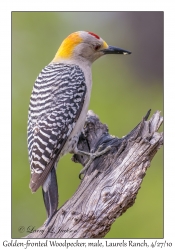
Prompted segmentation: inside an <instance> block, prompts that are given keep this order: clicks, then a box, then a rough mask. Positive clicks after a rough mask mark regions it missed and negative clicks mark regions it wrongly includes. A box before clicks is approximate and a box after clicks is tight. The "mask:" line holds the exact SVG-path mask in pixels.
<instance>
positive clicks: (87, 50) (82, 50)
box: [52, 31, 131, 63]
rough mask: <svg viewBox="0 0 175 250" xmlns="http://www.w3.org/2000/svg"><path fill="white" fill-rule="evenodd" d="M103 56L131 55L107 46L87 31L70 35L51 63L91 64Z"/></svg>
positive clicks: (99, 38)
mask: <svg viewBox="0 0 175 250" xmlns="http://www.w3.org/2000/svg"><path fill="white" fill-rule="evenodd" d="M105 54H124V55H127V54H131V52H129V51H127V50H124V49H120V48H117V47H114V46H110V45H108V44H107V43H106V42H105V41H104V40H103V39H102V38H101V37H99V36H98V35H96V34H94V33H92V32H88V31H77V32H75V33H72V34H70V35H69V36H68V37H67V38H66V39H65V40H64V41H63V42H62V44H61V46H60V47H59V49H58V51H57V53H56V55H55V57H54V59H53V61H52V62H59V61H61V60H71V59H73V60H77V59H78V60H80V61H84V60H86V61H88V62H90V63H93V62H94V61H95V60H96V59H98V58H99V57H101V56H102V55H105Z"/></svg>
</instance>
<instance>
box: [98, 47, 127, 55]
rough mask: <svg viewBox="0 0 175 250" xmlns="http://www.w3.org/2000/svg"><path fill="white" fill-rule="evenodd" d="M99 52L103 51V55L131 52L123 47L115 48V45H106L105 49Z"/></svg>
mask: <svg viewBox="0 0 175 250" xmlns="http://www.w3.org/2000/svg"><path fill="white" fill-rule="evenodd" d="M101 52H103V53H104V54H105V55H106V54H123V55H128V54H131V52H130V51H128V50H124V49H121V48H117V47H114V46H110V45H109V46H108V48H107V49H103V50H101Z"/></svg>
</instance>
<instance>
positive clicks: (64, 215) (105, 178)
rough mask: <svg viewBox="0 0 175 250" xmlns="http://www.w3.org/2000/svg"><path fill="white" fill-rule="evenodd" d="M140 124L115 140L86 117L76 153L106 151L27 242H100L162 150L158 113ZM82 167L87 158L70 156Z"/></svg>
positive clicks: (93, 118)
mask: <svg viewBox="0 0 175 250" xmlns="http://www.w3.org/2000/svg"><path fill="white" fill-rule="evenodd" d="M149 113H150V111H149V112H148V113H147V115H146V116H145V117H144V118H143V120H142V121H141V122H140V123H139V124H138V125H137V126H136V127H135V129H133V130H132V131H131V132H130V133H129V134H128V135H126V136H125V137H123V138H117V137H114V136H111V135H109V134H108V128H107V126H106V125H105V124H102V123H101V122H100V121H99V119H98V117H97V116H96V115H95V114H94V113H93V112H92V111H89V112H88V115H87V119H86V123H85V127H84V133H83V134H82V135H81V137H80V140H79V144H78V148H79V149H80V150H83V151H87V152H89V151H90V152H95V151H96V150H97V149H98V147H99V146H100V145H103V146H102V149H104V148H106V147H107V146H109V145H110V146H111V150H109V151H108V152H107V153H105V154H104V155H102V156H100V157H98V158H96V159H95V160H94V161H93V162H92V164H91V165H90V167H89V169H88V170H87V173H86V174H85V176H84V177H83V179H82V181H81V183H80V185H79V187H78V189H77V191H76V192H75V194H74V195H73V196H72V198H71V199H70V200H68V201H67V202H66V203H65V204H64V205H63V206H62V207H61V208H59V210H58V211H57V212H56V214H55V215H54V216H53V218H52V220H51V222H50V224H49V225H48V226H47V227H45V226H44V225H43V226H42V227H40V228H39V229H38V230H37V231H36V232H33V233H31V234H29V235H28V236H26V238H101V237H104V236H105V235H106V234H107V232H108V231H109V230H110V227H111V225H112V223H113V222H114V221H115V220H116V218H118V217H119V216H121V215H122V214H123V213H124V212H125V211H126V210H127V209H128V208H129V207H130V206H132V205H133V204H134V201H135V199H136V195H137V193H138V190H139V188H140V186H141V183H142V180H143V177H144V176H145V172H146V170H147V168H148V167H149V166H150V163H151V160H152V158H153V157H154V155H155V154H156V152H157V150H158V149H159V148H160V147H161V146H162V145H163V133H162V132H161V133H159V132H157V131H158V129H159V127H160V126H161V124H162V122H163V118H162V117H161V116H160V112H159V111H157V112H156V113H155V114H154V115H153V116H152V117H151V119H150V120H149V121H147V118H148V116H149ZM72 159H73V161H75V162H80V163H81V164H82V165H83V166H84V165H85V162H86V161H87V157H86V156H85V157H84V156H79V155H74V156H73V158H72Z"/></svg>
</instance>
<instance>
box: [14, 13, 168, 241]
mask: <svg viewBox="0 0 175 250" xmlns="http://www.w3.org/2000/svg"><path fill="white" fill-rule="evenodd" d="M163 22H164V21H163V12H12V237H13V238H21V237H24V236H25V235H27V234H28V232H27V227H29V226H33V227H34V228H35V229H37V228H38V227H39V226H41V225H42V224H43V222H44V221H45V219H46V212H45V208H44V204H43V199H42V193H41V188H40V189H39V190H38V191H37V192H36V193H35V194H31V191H30V189H29V179H30V171H29V162H28V153H27V134H26V129H27V116H28V105H29V99H30V95H31V91H32V87H33V84H34V82H35V79H36V77H37V75H38V74H39V73H40V71H41V69H42V68H43V67H44V66H46V65H47V64H48V63H49V62H50V61H51V60H52V59H53V57H54V55H55V53H56V51H57V49H58V47H59V45H60V43H61V42H62V40H63V39H64V38H65V37H67V36H68V35H69V34H70V33H72V32H74V31H78V30H88V31H92V32H94V33H96V34H98V35H99V36H101V37H102V38H103V39H104V40H105V41H106V42H107V43H108V44H110V45H114V46H118V47H121V48H123V49H126V50H130V51H132V55H129V56H122V55H108V56H104V57H102V58H101V59H100V60H98V61H96V62H95V63H94V65H93V69H92V70H93V89H92V96H91V102H90V106H89V109H92V110H93V111H94V112H95V113H96V114H98V115H99V117H100V119H101V121H102V122H104V123H106V124H108V126H109V130H110V134H112V135H116V136H119V137H122V136H123V135H126V134H127V133H128V132H129V131H130V130H132V129H133V127H134V126H135V125H137V123H138V122H140V120H141V119H142V117H143V116H144V115H145V114H146V112H147V111H148V109H150V108H151V109H152V114H153V112H155V111H156V110H160V111H162V115H163ZM161 130H162V129H161ZM70 158H71V155H66V156H65V157H63V158H62V159H61V160H60V162H59V167H58V168H57V178H58V184H59V194H60V203H59V206H61V205H63V204H64V203H65V201H66V200H68V199H69V198H70V197H71V196H72V195H73V193H74V192H75V190H76V189H77V187H78V185H79V183H80V181H79V179H78V174H79V171H80V169H81V165H80V164H75V163H73V162H72V161H71V160H70ZM20 226H24V227H25V230H24V233H20V232H19V231H18V229H19V227H20ZM162 237H163V150H162V148H161V149H160V150H159V151H158V153H157V154H156V156H155V157H154V159H153V161H152V164H151V167H150V168H149V169H148V171H147V175H146V176H145V178H144V180H143V183H142V185H141V189H140V190H139V193H138V195H137V199H136V201H135V204H134V205H133V206H132V207H131V208H130V209H128V210H127V212H126V213H124V214H123V215H122V216H121V217H120V218H118V219H117V220H116V222H115V223H114V224H113V225H112V227H111V230H110V232H109V233H108V234H107V235H106V238H162Z"/></svg>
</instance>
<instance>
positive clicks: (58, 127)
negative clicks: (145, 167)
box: [28, 31, 131, 224]
mask: <svg viewBox="0 0 175 250" xmlns="http://www.w3.org/2000/svg"><path fill="white" fill-rule="evenodd" d="M105 54H124V55H125V54H131V52H129V51H127V50H123V49H120V48H117V47H113V46H109V45H108V44H107V43H106V42H105V41H104V40H103V39H102V38H100V37H99V36H98V35H96V34H94V33H92V32H87V31H78V32H75V33H72V34H70V35H69V36H68V37H67V38H66V39H65V40H64V41H63V42H62V44H61V46H60V47H59V49H58V51H57V53H56V55H55V57H54V59H53V60H52V61H51V63H49V64H48V65H47V66H46V67H45V68H44V69H43V70H42V71H41V73H40V74H39V76H38V77H37V79H36V81H35V84H34V87H33V91H32V94H31V98H30V105H29V113H28V152H29V161H30V170H31V181H30V188H31V191H32V192H36V191H37V189H38V188H39V187H40V186H42V191H43V198H44V203H45V207H46V210H47V216H48V220H47V224H48V222H49V221H50V219H51V218H52V215H53V214H54V213H55V212H56V210H57V206H58V188H57V179H56V172H55V170H56V167H57V163H58V161H59V159H60V157H61V156H63V155H65V154H67V153H76V154H88V153H85V152H81V151H79V150H78V149H77V142H78V139H79V136H80V133H81V131H82V129H83V126H84V123H85V118H86V114H87V111H88V105H89V101H90V95H91V87H92V73H91V65H92V63H93V62H94V61H95V60H96V59H98V58H99V57H101V56H103V55H105ZM102 153H103V152H101V154H102ZM88 155H89V157H91V154H90V153H89V154H88ZM94 155H95V154H93V157H94ZM98 155H99V152H98V154H96V156H98ZM85 168H87V167H85ZM81 172H83V171H81Z"/></svg>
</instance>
